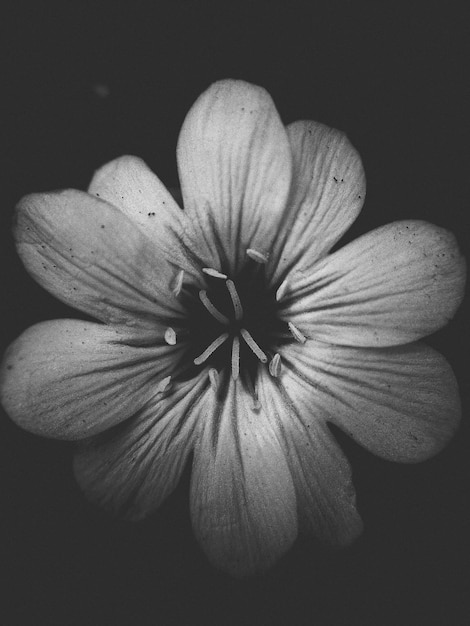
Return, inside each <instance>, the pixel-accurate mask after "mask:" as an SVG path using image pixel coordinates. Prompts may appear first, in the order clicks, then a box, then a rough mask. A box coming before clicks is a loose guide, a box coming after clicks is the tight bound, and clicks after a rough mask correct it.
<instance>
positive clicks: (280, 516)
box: [191, 378, 297, 576]
mask: <svg viewBox="0 0 470 626" xmlns="http://www.w3.org/2000/svg"><path fill="white" fill-rule="evenodd" d="M210 400H211V405H209V404H207V406H206V410H207V415H206V419H205V420H204V423H203V424H202V428H201V433H200V438H199V440H198V443H197V445H196V447H195V451H194V462H193V473H192V477H191V517H192V522H193V527H194V531H195V533H196V536H197V538H198V540H199V542H200V544H201V546H202V547H203V549H204V551H205V552H206V554H207V556H208V557H209V559H210V561H211V562H212V563H213V564H214V565H215V566H216V567H218V568H220V569H222V570H225V571H226V572H229V573H231V574H232V575H235V576H244V575H248V574H252V573H255V572H259V571H262V570H264V569H266V568H267V567H269V566H270V565H271V564H273V563H274V562H275V561H276V560H277V559H279V557H280V556H281V555H282V554H283V553H284V552H286V550H287V549H288V548H289V547H290V546H291V544H292V542H293V541H294V539H295V537H296V535H297V514H296V498H295V490H294V485H293V482H292V478H291V475H290V472H289V468H288V465H287V461H286V458H285V454H284V451H283V450H282V448H281V446H280V444H279V441H278V433H277V432H276V429H275V428H273V426H272V424H271V423H270V422H269V420H268V418H267V416H266V415H265V414H264V411H263V409H262V408H261V409H260V410H258V411H256V412H255V411H254V410H253V408H252V406H253V398H252V396H251V395H250V394H248V393H247V392H246V391H245V390H244V388H243V387H242V386H241V383H240V380H237V381H234V380H233V379H232V378H231V379H230V383H229V389H228V393H227V396H226V398H225V400H224V402H220V403H218V402H217V400H216V398H215V396H214V394H212V397H211V398H210Z"/></svg>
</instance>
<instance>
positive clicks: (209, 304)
mask: <svg viewBox="0 0 470 626" xmlns="http://www.w3.org/2000/svg"><path fill="white" fill-rule="evenodd" d="M199 298H200V300H201V302H202V304H203V305H204V306H205V307H206V309H207V310H208V311H209V313H210V314H211V315H212V317H215V319H216V320H217V321H218V322H220V323H221V324H225V325H226V326H227V325H228V324H230V320H229V319H228V317H225V315H224V314H223V313H221V312H220V311H219V310H218V309H216V308H215V306H214V305H213V304H212V302H211V301H210V300H209V298H208V296H207V291H206V290H205V289H201V291H200V292H199Z"/></svg>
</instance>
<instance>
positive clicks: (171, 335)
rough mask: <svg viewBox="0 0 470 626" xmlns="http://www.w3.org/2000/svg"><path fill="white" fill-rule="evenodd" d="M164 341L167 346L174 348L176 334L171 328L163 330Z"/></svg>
mask: <svg viewBox="0 0 470 626" xmlns="http://www.w3.org/2000/svg"><path fill="white" fill-rule="evenodd" d="M165 341H166V342H167V344H168V345H169V346H174V345H175V344H176V333H175V330H174V329H173V328H171V326H168V328H167V329H166V330H165Z"/></svg>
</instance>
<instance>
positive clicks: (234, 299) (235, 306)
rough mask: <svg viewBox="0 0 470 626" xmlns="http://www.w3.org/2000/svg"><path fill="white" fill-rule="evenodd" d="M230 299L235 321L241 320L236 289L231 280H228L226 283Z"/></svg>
mask: <svg viewBox="0 0 470 626" xmlns="http://www.w3.org/2000/svg"><path fill="white" fill-rule="evenodd" d="M225 284H226V285H227V289H228V292H229V294H230V297H231V298H232V304H233V309H234V311H235V319H236V320H241V319H242V317H243V307H242V303H241V302H240V298H239V296H238V292H237V288H236V287H235V283H234V282H233V280H228V281H227V282H226V283H225Z"/></svg>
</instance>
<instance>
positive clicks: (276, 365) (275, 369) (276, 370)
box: [269, 353, 281, 378]
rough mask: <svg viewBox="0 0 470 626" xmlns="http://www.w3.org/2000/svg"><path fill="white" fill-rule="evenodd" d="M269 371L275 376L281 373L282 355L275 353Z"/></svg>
mask: <svg viewBox="0 0 470 626" xmlns="http://www.w3.org/2000/svg"><path fill="white" fill-rule="evenodd" d="M269 373H270V374H271V376H274V377H275V378H276V377H277V376H279V374H280V373H281V355H280V354H277V353H276V354H275V355H274V356H273V358H272V359H271V361H270V362H269Z"/></svg>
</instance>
